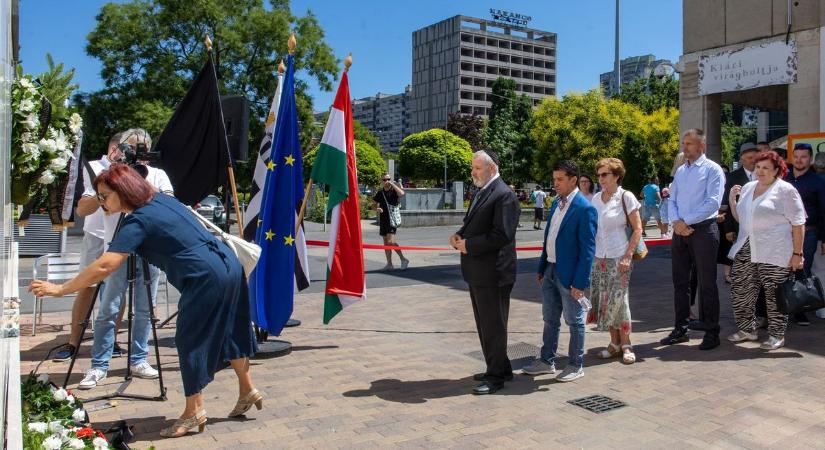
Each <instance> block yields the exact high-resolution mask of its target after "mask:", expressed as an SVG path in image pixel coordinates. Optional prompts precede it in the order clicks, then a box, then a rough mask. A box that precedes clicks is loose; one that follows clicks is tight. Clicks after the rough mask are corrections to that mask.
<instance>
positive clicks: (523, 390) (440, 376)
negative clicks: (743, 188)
mask: <svg viewBox="0 0 825 450" xmlns="http://www.w3.org/2000/svg"><path fill="white" fill-rule="evenodd" d="M363 223H364V234H365V241H367V242H372V243H378V242H379V237H378V235H377V228H376V227H375V226H374V225H372V224H371V222H367V221H365V222H363ZM453 231H455V227H437V228H421V229H402V230H400V233H399V236H398V237H399V242H400V243H401V244H402V245H425V246H444V247H446V242H447V238H448V236H449V235H450V233H452V232H453ZM541 233H543V232H539V231H534V230H532V229H531V227H530V224H529V223H525V224H524V228H521V229H519V233H518V240H519V244H520V245H524V244H531V243H532V244H539V243H540V241H541V237H542V234H541ZM308 238H310V239H325V233H324V232H323V231H321V229H320V225H313V226H312V228H311V231H309V233H308ZM325 252H326V249H324V248H318V247H311V248H310V255H311V264H312V272H311V275H312V279H313V285H312V287H311V288H310V289H309V290H308V291H305V293H302V294H299V295H297V296H296V299H295V313H294V315H293V317H294V318H297V319H300V320H301V321H302V322H303V324H302V325H301V326H299V327H296V328H288V329H286V330H285V332H284V334H283V336H282V337H281V338H283V339H286V340H289V341H290V342H292V344H293V345H294V347H293V351H292V353H291V354H289V355H287V356H283V357H277V358H270V359H255V360H254V361H253V368H252V371H253V378H254V380H255V382H256V383H257V387H258V388H259V389H260V390H262V391H263V392H264V393H265V398H264V408H263V410H261V411H256V410H254V408H253V410H252V411H251V412H250V413H249V414H248V415H247V416H246V418H241V419H227V418H226V414H227V413H228V412H229V411H230V410H231V409H232V406H233V405H234V403H235V400H236V398H237V384H236V382H235V378H234V374H233V373H232V372H231V370H224V371H222V372H220V373H218V374H217V375H216V379H215V381H214V382H213V383H212V384H210V385H209V386H208V387H207V388H206V389H205V391H204V400H205V405H206V411H207V416H208V417H209V422H208V425H207V428H206V431H205V432H204V433H202V434H198V435H190V436H189V437H185V438H181V439H171V440H164V439H161V438H160V437H159V436H158V431H159V430H160V428H162V427H164V426H168V425H170V424H171V422H172V420H173V419H174V418H176V417H177V415H178V414H179V413H180V411H181V410H182V409H183V402H184V398H183V389H182V384H181V380H180V374H179V371H178V362H177V353H176V350H175V343H174V331H173V328H164V329H161V330H159V343H160V353H161V359H162V361H163V374H164V377H165V380H164V381H165V382H166V385H167V386H168V389H169V392H168V395H169V400H168V401H166V402H151V401H130V400H118V402H117V404H116V406H114V407H107V406H109V405H107V404H106V403H105V402H102V401H98V402H90V403H87V404H86V406H87V407H88V408H89V409H91V410H93V411H92V412H90V415H91V418H92V420H93V421H94V423H95V425H96V427H98V428H104V429H105V428H107V427H108V426H110V425H111V424H113V423H114V422H116V421H118V420H120V419H126V420H127V422H128V423H129V424H130V425H134V430H135V434H136V439H137V442H135V443H134V444H133V446H134V448H148V447H149V446H152V445H153V446H155V447H156V448H158V449H165V448H187V449H192V448H201V449H206V448H210V449H211V448H244V449H246V448H250V449H251V448H261V449H264V448H267V449H268V448H301V449H306V448H394V447H398V448H520V449H521V448H726V449H727V448H794V449H797V448H823V446H824V445H825V444H823V443H825V400H823V398H825V396H823V392H825V358H823V356H825V320H821V319H817V318H815V317H813V315H811V318H812V322H813V323H812V325H811V326H809V327H799V326H796V325H790V326H789V330H788V335H787V346H786V347H785V348H783V349H780V350H777V351H773V352H765V351H762V350H759V349H758V343H747V344H741V345H733V344H730V343H728V342H727V341H723V343H722V345H721V346H720V347H719V348H718V349H716V350H713V351H709V352H702V351H699V350H698V348H697V346H698V344H699V342H700V340H701V339H700V338H701V333H692V336H693V338H694V339H692V340H691V341H690V342H689V343H687V344H680V345H676V346H673V347H661V346H660V345H659V344H658V341H659V339H661V338H662V337H664V336H665V335H666V334H667V333H668V332H669V331H670V328H671V326H672V317H673V306H672V287H671V275H670V266H671V265H670V257H669V249H668V248H666V247H656V248H653V249H652V251H651V254H650V256H648V258H647V259H645V260H643V261H641V262H639V263H638V264H637V265H636V266H635V268H634V272H633V276H632V282H631V289H630V293H631V311H632V314H633V342H634V344H635V345H634V348H635V352H636V355H637V358H638V361H637V363H636V364H634V365H630V366H625V365H623V364H621V363H620V362H619V361H618V360H616V359H614V360H609V361H604V360H599V359H596V357H595V354H596V353H597V352H598V351H599V350H601V349H602V348H603V347H604V345H605V344H606V343H607V342H608V340H609V336H608V334H607V333H606V332H596V331H593V330H592V329H591V326H588V332H587V338H586V344H585V348H586V356H585V369H584V370H585V376H584V378H582V379H580V380H578V381H576V382H573V383H567V384H560V383H556V382H555V381H554V380H553V379H552V376H550V375H544V376H538V377H536V378H532V377H528V376H525V375H521V374H517V375H516V377H515V379H514V380H513V381H512V382H510V383H507V384H506V385H505V388H504V389H502V390H501V391H499V392H497V393H496V394H494V395H490V396H474V395H472V394H471V393H470V391H471V389H472V387H473V386H474V385H475V384H477V383H476V382H474V381H473V380H472V375H473V374H474V373H476V372H479V371H483V369H484V365H483V361H482V360H481V359H480V357H479V351H480V345H479V341H478V337H477V335H476V331H475V324H474V322H473V313H472V309H471V306H470V299H469V295H468V293H467V289H466V285H465V284H464V283H463V282H462V281H461V276H460V270H459V266H458V264H459V258H458V255H457V254H455V253H454V252H451V251H448V250H444V251H443V252H438V251H435V252H426V253H425V252H408V254H407V257H408V258H410V260H411V261H412V264H411V266H410V268H409V269H408V270H407V271H404V272H402V271H394V272H392V273H381V272H378V270H379V269H380V268H381V267H382V266H383V264H384V262H385V261H384V255H383V252H378V251H367V252H365V256H366V258H367V271H368V273H367V285H368V290H367V297H368V298H367V300H366V301H364V302H361V303H359V304H356V305H355V306H353V307H351V308H348V309H346V310H344V311H343V312H342V313H341V314H339V315H338V316H337V317H336V318H335V319H333V321H332V323H331V324H330V325H327V326H325V325H323V324H322V322H321V317H322V308H323V299H322V295H321V292H322V291H323V286H324V282H323V275H324V265H323V262H324V260H325V254H326V253H325ZM396 261H397V260H396ZM537 261H538V253H537V252H524V253H520V255H519V277H518V281H517V283H516V286H515V288H514V291H513V296H512V302H511V307H510V321H509V329H510V332H509V343H510V344H511V349H512V351H511V357H512V358H513V363H514V366H515V367H521V366H523V365H525V364H526V363H528V362H529V360H530V358H529V357H526V356H527V355H530V354H535V352H536V351H537V346H538V345H540V342H541V330H542V320H541V298H540V292H539V288H538V285H537V284H536V281H535V274H534V271H535V267H536V265H537ZM23 265H24V262H23V261H21V266H23ZM719 274H720V277H719V278H720V284H719V286H720V294H721V296H722V314H721V321H722V327H723V329H722V333H723V336H725V335H727V334H728V333H731V332H733V331H734V326H733V317H732V311H731V307H730V301H729V289H728V285H726V284H724V282H723V281H722V277H721V270H720V271H719ZM27 276H28V274H26V273H23V272H22V271H21V275H20V277H21V279H25V278H26V277H27ZM170 297H171V298H172V300H171V301H172V303H173V307H172V310H174V298H175V297H176V296H175V295H174V294H173V295H172V296H170ZM24 302H25V304H24V307H25V308H24V321H23V325H22V327H21V332H22V333H23V335H24V336H23V338H22V339H21V347H22V348H23V352H22V355H21V359H22V370H23V373H24V374H25V373H28V371H30V370H32V369H33V368H34V367H35V366H36V365H37V363H38V362H39V361H40V360H41V359H42V358H44V357H45V356H46V352H47V351H48V350H49V349H50V348H52V347H53V346H55V345H57V344H59V343H62V342H65V340H66V337H67V333H68V327H67V325H66V324H67V322H68V315H67V312H65V311H61V309H64V310H65V306H66V305H68V302H66V303H65V304H64V305H63V306H62V307H61V306H57V307H53V308H52V309H50V310H49V311H51V312H48V313H46V314H45V315H44V324H43V326H42V327H39V329H38V333H37V336H35V337H31V336H29V334H30V332H31V320H30V317H31V315H30V314H27V313H25V311H26V310H29V309H30V300H24ZM159 310H160V312H161V318H163V317H165V309H164V307H163V304H162V303H161V306H160V308H159ZM763 333H764V331H763ZM568 336H569V334H568V332H567V330H566V327H565V326H562V337H561V343H562V347H561V349H560V350H561V352H562V353H564V352H565V351H566V344H567V338H568ZM763 337H764V334H763ZM118 340H119V341H120V342H122V343H124V342H125V341H126V336H125V333H122V334H121V335H120V336H119V339H118ZM89 344H90V342H88V341H87V342H86V343H84V346H83V349H82V353H81V356H82V357H81V358H80V359H78V368H77V369H76V370H75V373H74V374H73V375H72V378H71V383H70V384H72V385H76V383H77V382H78V381H79V380H80V378H81V377H82V372H83V371H85V369H87V368H88V367H89V360H88V349H89ZM150 357H151V362H152V364H153V365H154V355H152V354H151V353H150ZM125 363H126V362H125V358H119V359H114V360H113V362H112V366H113V369H112V370H111V371H110V372H109V378H107V379H106V380H105V381H104V383H103V386H102V387H99V388H98V389H97V390H94V391H85V392H84V391H77V392H76V393H77V394H78V396H79V397H80V398H84V397H86V398H88V397H90V396H91V395H97V394H101V393H106V392H111V391H112V390H114V389H115V388H116V387H117V386H118V385H119V384H120V382H121V381H122V376H123V375H124V373H125ZM565 363H566V358H562V360H561V361H560V364H559V363H557V365H558V366H559V367H560V368H563V367H564V365H565ZM67 367H68V363H53V362H51V361H48V362H45V363H43V364H42V365H41V366H40V372H46V373H50V374H51V375H52V377H53V378H58V379H59V380H60V381H61V382H62V378H63V375H64V374H65V372H66V370H67ZM70 387H73V386H70ZM129 392H134V393H143V394H153V393H156V392H157V383H156V381H147V380H137V381H135V382H134V383H132V385H131V386H130V387H129ZM595 394H600V395H604V396H607V397H610V398H612V399H616V400H620V401H622V402H624V403H625V404H626V406H624V407H622V408H619V409H615V410H612V411H608V412H604V413H601V414H596V413H594V412H591V411H588V410H585V409H583V408H580V407H578V406H574V405H572V404H570V403H568V402H569V401H571V400H574V399H579V398H582V397H587V396H591V395H595Z"/></svg>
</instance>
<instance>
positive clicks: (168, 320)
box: [158, 311, 180, 328]
mask: <svg viewBox="0 0 825 450" xmlns="http://www.w3.org/2000/svg"><path fill="white" fill-rule="evenodd" d="M179 312H180V311H175V312H173V313H172V315H171V316H169V317H167V318H166V319H165V320H164V321H163V322H161V323H160V325H158V328H163V327H165V326H166V324H167V323H169V322H171V321H172V319H174V318H175V317H177V315H178V313H179Z"/></svg>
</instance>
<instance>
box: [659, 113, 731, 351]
mask: <svg viewBox="0 0 825 450" xmlns="http://www.w3.org/2000/svg"><path fill="white" fill-rule="evenodd" d="M682 146H683V151H684V154H685V164H683V165H682V166H680V167H679V169H677V170H676V175H675V176H674V178H673V183H672V184H671V187H670V198H669V199H668V201H669V202H670V203H669V206H670V210H669V212H668V220H670V222H671V223H672V224H673V243H672V244H671V245H672V247H671V255H672V256H671V258H672V270H673V306H674V313H675V326H674V329H673V331H672V332H671V333H670V335H669V336H668V337H666V338H664V339H662V341H661V343H662V344H663V345H673V344H677V343H680V342H687V341H688V340H689V339H690V338H689V336H688V321H689V320H690V294H689V291H690V270H691V267H693V266H695V268H696V273H697V276H698V278H699V289H700V292H701V294H700V298H701V299H702V302H701V308H702V311H701V312H702V318H703V320H704V323H705V337H704V339H703V340H702V343H701V344H700V345H699V349H700V350H711V349H714V348H716V347H718V346H719V291H718V288H717V286H716V253H717V251H718V249H719V227H718V226H717V224H716V215H717V213H718V211H719V207H720V205H721V204H722V196H723V195H724V193H725V173H724V172H723V171H722V168H721V167H719V164H716V163H715V162H713V161H711V160H709V159H707V157H705V133H704V131H702V130H700V129H696V128H693V129H690V130H688V131H686V132H685V134H684V135H683V137H682Z"/></svg>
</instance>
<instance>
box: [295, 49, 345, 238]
mask: <svg viewBox="0 0 825 450" xmlns="http://www.w3.org/2000/svg"><path fill="white" fill-rule="evenodd" d="M350 66H352V53H351V52H350V54H349V55H347V57H346V58H344V72H349V68H350ZM312 183H313V181H312V178H310V179H309V182H308V183H307V187H306V189H305V190H304V201H302V202H301V209H300V210H299V211H298V221H297V222H296V223H295V236H297V235H298V230H299V228H300V227H301V223H302V222H303V221H304V212H305V211H306V208H307V201H308V200H309V191H310V188H311V187H312Z"/></svg>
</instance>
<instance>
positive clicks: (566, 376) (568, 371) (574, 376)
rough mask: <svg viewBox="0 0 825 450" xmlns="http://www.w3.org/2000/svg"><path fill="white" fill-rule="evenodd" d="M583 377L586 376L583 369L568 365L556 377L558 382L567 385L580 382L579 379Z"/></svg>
mask: <svg viewBox="0 0 825 450" xmlns="http://www.w3.org/2000/svg"><path fill="white" fill-rule="evenodd" d="M583 376H584V368H583V367H575V366H571V365H568V366H567V367H565V368H564V370H563V371H562V372H561V373H560V374H559V375H558V376H557V377H556V381H560V382H562V383H567V382H569V381H573V380H578V379H579V378H581V377H583Z"/></svg>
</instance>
